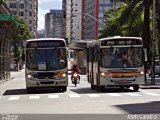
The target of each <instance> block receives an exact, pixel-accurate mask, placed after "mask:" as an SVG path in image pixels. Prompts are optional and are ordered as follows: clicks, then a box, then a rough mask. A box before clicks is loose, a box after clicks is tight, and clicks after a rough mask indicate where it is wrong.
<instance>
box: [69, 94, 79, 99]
mask: <svg viewBox="0 0 160 120" xmlns="http://www.w3.org/2000/svg"><path fill="white" fill-rule="evenodd" d="M68 95H69V97H70V98H78V97H80V95H78V94H68Z"/></svg>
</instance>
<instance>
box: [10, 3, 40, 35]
mask: <svg viewBox="0 0 160 120" xmlns="http://www.w3.org/2000/svg"><path fill="white" fill-rule="evenodd" d="M7 5H8V7H9V9H10V11H11V14H12V15H15V16H19V17H20V18H21V19H23V20H25V21H26V23H27V25H28V27H29V30H30V32H31V33H32V35H33V38H36V36H37V27H38V25H37V22H38V0H7Z"/></svg>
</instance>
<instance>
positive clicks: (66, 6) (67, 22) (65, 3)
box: [62, 0, 71, 43]
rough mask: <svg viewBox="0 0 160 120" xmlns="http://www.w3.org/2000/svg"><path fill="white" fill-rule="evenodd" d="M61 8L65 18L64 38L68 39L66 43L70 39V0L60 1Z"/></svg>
mask: <svg viewBox="0 0 160 120" xmlns="http://www.w3.org/2000/svg"><path fill="white" fill-rule="evenodd" d="M62 10H63V13H64V19H65V24H64V26H65V38H67V39H68V43H70V41H71V0H63V1H62Z"/></svg>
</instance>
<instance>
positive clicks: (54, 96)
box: [48, 95, 59, 99]
mask: <svg viewBox="0 0 160 120" xmlns="http://www.w3.org/2000/svg"><path fill="white" fill-rule="evenodd" d="M48 98H50V99H52V98H59V96H58V95H49V96H48Z"/></svg>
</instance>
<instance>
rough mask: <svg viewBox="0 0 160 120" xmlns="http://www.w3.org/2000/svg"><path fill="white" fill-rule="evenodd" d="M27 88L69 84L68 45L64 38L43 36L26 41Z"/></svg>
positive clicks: (58, 86)
mask: <svg viewBox="0 0 160 120" xmlns="http://www.w3.org/2000/svg"><path fill="white" fill-rule="evenodd" d="M25 56H26V57H25V65H26V67H25V78H26V89H27V91H28V92H30V91H31V90H32V89H34V88H39V87H40V88H43V87H47V88H48V87H51V88H52V87H53V88H55V87H56V88H59V89H61V90H62V91H66V90H67V86H68V65H67V64H68V63H67V47H66V42H65V40H64V39H61V38H41V39H31V40H27V41H26V48H25Z"/></svg>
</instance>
